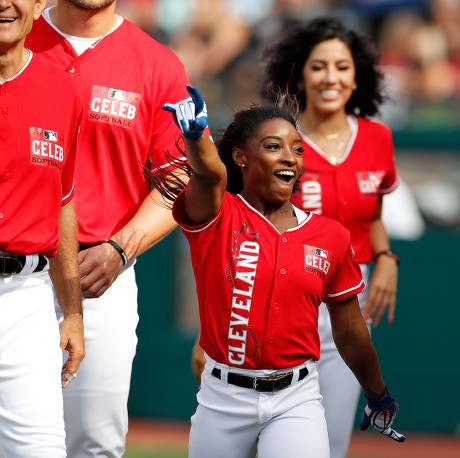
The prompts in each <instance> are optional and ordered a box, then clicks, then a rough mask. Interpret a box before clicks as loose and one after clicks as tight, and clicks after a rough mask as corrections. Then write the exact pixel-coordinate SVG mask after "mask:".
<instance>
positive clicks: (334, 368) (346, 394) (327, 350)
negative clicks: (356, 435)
mask: <svg viewBox="0 0 460 458" xmlns="http://www.w3.org/2000/svg"><path fill="white" fill-rule="evenodd" d="M361 272H362V274H363V279H364V282H365V283H366V287H365V288H364V290H363V291H362V292H361V293H360V294H359V295H358V299H359V302H360V304H363V303H364V300H365V298H366V297H367V291H368V289H367V284H368V279H369V267H368V265H366V264H361ZM318 330H319V336H320V340H321V356H320V360H319V361H318V362H317V363H316V367H317V370H318V374H319V385H320V392H321V395H322V396H323V406H324V409H325V412H326V421H327V430H328V433H329V445H330V450H331V458H346V456H347V453H348V447H349V444H350V439H351V434H352V432H353V425H354V422H355V416H356V409H357V407H358V402H359V395H360V393H361V386H360V385H359V383H358V381H357V380H356V377H355V376H354V374H353V372H352V371H351V370H350V368H349V367H348V366H347V365H346V364H345V362H344V361H343V359H342V357H341V356H340V354H339V352H338V350H337V347H336V346H335V343H334V339H333V337H332V329H331V320H330V317H329V312H328V310H327V307H326V305H325V304H321V305H320V308H319V319H318Z"/></svg>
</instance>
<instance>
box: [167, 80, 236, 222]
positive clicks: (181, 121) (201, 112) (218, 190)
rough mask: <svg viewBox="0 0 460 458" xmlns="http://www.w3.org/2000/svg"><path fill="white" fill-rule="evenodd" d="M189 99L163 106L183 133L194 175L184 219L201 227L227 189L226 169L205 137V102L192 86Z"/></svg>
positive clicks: (216, 210) (187, 189)
mask: <svg viewBox="0 0 460 458" xmlns="http://www.w3.org/2000/svg"><path fill="white" fill-rule="evenodd" d="M187 91H188V93H189V94H190V98H187V99H185V100H181V101H180V102H178V103H176V104H170V103H168V104H165V105H164V106H163V109H164V110H167V111H170V112H171V113H172V116H173V117H174V120H175V122H176V124H177V125H178V126H179V128H180V129H181V131H182V134H183V136H184V141H185V148H186V154H187V159H188V161H189V163H190V165H191V167H192V170H193V173H192V176H191V178H190V180H189V182H188V183H187V187H186V190H185V199H184V211H185V216H186V217H187V219H188V223H190V224H200V223H203V222H206V221H209V220H211V219H212V218H214V217H215V216H216V215H217V213H218V212H219V209H220V206H221V204H222V199H223V195H224V192H225V188H226V186H227V170H226V168H225V165H224V164H223V162H222V161H221V160H220V158H219V155H218V153H217V149H216V146H215V145H214V143H213V142H212V141H211V139H210V138H209V137H208V136H207V135H203V132H204V130H205V129H206V127H207V125H208V118H207V110H206V103H205V102H204V100H203V97H202V96H201V94H200V93H199V92H198V90H197V89H196V88H194V87H193V86H187Z"/></svg>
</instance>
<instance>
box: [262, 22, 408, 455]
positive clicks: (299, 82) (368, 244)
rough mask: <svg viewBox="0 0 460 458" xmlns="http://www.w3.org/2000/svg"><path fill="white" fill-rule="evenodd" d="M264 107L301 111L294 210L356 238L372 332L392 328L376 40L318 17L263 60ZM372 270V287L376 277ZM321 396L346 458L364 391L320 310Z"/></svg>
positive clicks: (392, 264)
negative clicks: (283, 103) (301, 168)
mask: <svg viewBox="0 0 460 458" xmlns="http://www.w3.org/2000/svg"><path fill="white" fill-rule="evenodd" d="M263 60H264V63H265V67H264V73H263V84H262V95H263V98H264V99H265V100H266V101H268V102H269V103H270V102H274V96H273V94H274V93H287V94H290V95H292V96H293V97H295V99H296V100H297V102H298V104H299V106H300V109H301V114H300V133H301V136H302V140H303V147H304V152H303V160H304V163H305V169H306V170H305V173H304V174H303V175H302V176H301V177H300V181H301V185H300V188H299V192H298V193H296V194H294V195H293V197H292V202H293V203H294V204H295V205H297V206H298V207H299V208H301V209H303V210H304V211H306V212H314V213H318V214H321V215H324V216H327V217H329V218H333V219H335V220H337V221H339V222H340V223H342V224H343V226H345V228H347V229H348V230H349V231H350V234H351V242H352V246H353V249H354V251H355V253H356V257H357V259H358V262H359V263H360V266H361V270H362V273H363V277H364V281H365V283H366V285H367V284H368V286H367V287H366V288H365V289H364V290H363V291H362V292H361V293H360V295H359V296H358V297H359V302H360V304H361V306H362V308H363V313H364V316H365V317H366V319H367V320H368V323H369V324H370V323H373V325H374V326H376V325H377V324H378V322H379V321H380V320H381V318H382V316H383V315H384V313H385V312H387V314H388V321H389V322H390V323H392V322H393V319H394V313H395V302H396V287H397V277H398V267H397V266H398V261H399V258H398V257H397V255H396V254H395V253H394V252H392V251H391V248H390V242H389V239H388V236H387V232H386V230H385V227H384V225H383V223H382V218H381V215H382V199H383V196H384V195H385V194H387V193H390V192H392V191H393V190H394V189H395V188H396V187H397V186H398V176H397V171H396V168H395V162H394V148H393V142H392V135H391V132H390V129H389V128H388V127H386V126H384V125H383V124H380V123H377V122H374V121H372V120H370V119H369V117H371V116H373V115H375V114H376V113H377V112H378V109H379V106H380V104H381V103H382V101H383V99H384V97H383V75H382V73H381V72H380V71H379V68H378V56H377V54H376V52H375V51H374V49H373V47H372V44H371V41H370V40H369V39H368V38H366V37H364V36H362V35H360V34H358V33H356V32H355V31H354V30H351V29H349V28H348V27H346V26H345V25H344V24H343V23H342V22H341V21H340V20H339V19H336V18H333V17H319V18H316V19H313V20H311V21H310V22H308V23H305V24H300V25H298V26H297V27H295V28H293V29H291V30H290V31H289V32H288V33H287V34H286V35H285V36H284V37H282V38H281V39H280V40H279V41H278V42H277V43H275V44H272V45H270V46H268V47H267V48H266V49H265V51H264V54H263ZM372 262H373V263H374V271H373V274H372V277H371V278H370V279H369V268H370V265H371V263H372ZM319 333H320V337H321V359H320V360H319V362H318V366H317V367H318V373H319V376H320V392H321V394H322V396H323V398H324V399H323V405H324V407H325V410H326V419H327V425H328V432H329V439H330V445H331V457H332V458H344V457H346V455H347V450H348V446H349V441H350V437H351V433H352V429H353V423H354V418H355V413H356V408H357V405H358V400H359V392H360V391H359V384H358V383H357V381H356V379H355V377H354V376H353V374H352V372H351V371H350V369H349V368H348V367H347V365H346V364H345V363H344V362H343V360H342V358H341V356H340V354H339V352H338V351H337V348H336V345H335V344H334V340H333V336H332V330H331V319H330V312H328V309H327V307H326V305H325V304H322V305H321V307H320V316H319Z"/></svg>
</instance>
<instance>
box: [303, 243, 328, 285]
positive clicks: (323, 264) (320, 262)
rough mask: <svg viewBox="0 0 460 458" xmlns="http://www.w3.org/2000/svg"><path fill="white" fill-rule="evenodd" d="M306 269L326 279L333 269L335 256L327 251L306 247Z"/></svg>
mask: <svg viewBox="0 0 460 458" xmlns="http://www.w3.org/2000/svg"><path fill="white" fill-rule="evenodd" d="M303 249H304V267H305V270H306V271H307V272H312V273H314V274H316V275H319V276H320V277H322V278H324V277H325V276H326V275H327V273H328V272H329V269H330V268H331V261H332V258H333V256H332V255H331V254H330V253H329V252H328V251H327V250H325V249H323V248H319V247H315V246H310V245H304V246H303Z"/></svg>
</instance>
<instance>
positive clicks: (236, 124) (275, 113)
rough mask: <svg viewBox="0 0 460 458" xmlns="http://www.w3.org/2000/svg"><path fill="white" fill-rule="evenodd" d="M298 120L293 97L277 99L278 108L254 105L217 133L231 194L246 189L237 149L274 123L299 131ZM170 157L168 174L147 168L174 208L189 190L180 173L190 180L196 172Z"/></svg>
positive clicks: (235, 115) (217, 145) (237, 115)
mask: <svg viewBox="0 0 460 458" xmlns="http://www.w3.org/2000/svg"><path fill="white" fill-rule="evenodd" d="M297 116H298V107H297V103H296V102H295V100H294V99H293V98H292V97H277V98H276V104H275V105H253V106H251V107H249V108H246V109H243V110H240V111H237V112H235V114H234V115H233V119H232V121H231V122H230V124H229V125H228V127H227V128H226V129H219V130H218V131H217V133H218V135H217V140H216V142H215V144H216V148H217V151H218V154H219V157H220V159H221V161H222V162H223V163H224V165H225V167H226V169H227V177H228V179H227V191H228V192H230V193H231V194H238V193H239V192H241V190H242V189H243V177H242V174H241V170H240V168H239V167H238V166H237V165H236V164H235V162H234V161H233V155H232V150H233V148H235V147H240V148H244V147H245V146H246V144H247V143H248V141H249V140H250V139H251V138H253V137H254V136H255V135H256V134H257V131H258V130H259V128H260V126H261V125H262V124H263V123H265V122H266V121H269V120H271V119H284V120H285V121H287V122H289V123H290V124H291V125H292V126H294V128H295V129H298V120H297ZM176 147H177V148H178V150H179V151H181V152H182V153H184V154H185V152H184V151H183V149H182V148H181V147H180V143H179V142H176ZM167 157H168V159H169V160H170V162H171V163H172V164H173V165H174V166H175V167H174V169H173V170H170V171H167V170H161V169H160V168H157V169H156V171H154V172H152V171H150V169H146V168H144V173H145V174H146V176H147V178H148V179H149V180H150V182H151V183H152V185H153V186H155V187H156V188H157V189H158V190H159V192H160V194H161V195H162V197H163V200H164V204H166V206H167V207H168V208H170V207H171V205H172V203H173V202H174V199H175V198H176V197H177V195H178V194H179V193H180V192H181V191H182V190H183V189H184V187H185V186H186V185H185V182H184V180H182V179H180V178H179V176H178V173H177V172H178V171H182V172H184V173H185V174H187V175H188V176H189V177H190V176H191V175H192V173H193V170H192V169H191V167H190V165H189V164H188V162H186V161H178V160H177V159H176V160H174V159H173V158H172V157H171V155H167ZM171 159H173V160H171Z"/></svg>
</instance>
